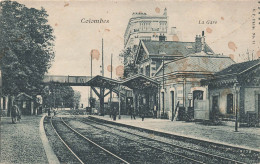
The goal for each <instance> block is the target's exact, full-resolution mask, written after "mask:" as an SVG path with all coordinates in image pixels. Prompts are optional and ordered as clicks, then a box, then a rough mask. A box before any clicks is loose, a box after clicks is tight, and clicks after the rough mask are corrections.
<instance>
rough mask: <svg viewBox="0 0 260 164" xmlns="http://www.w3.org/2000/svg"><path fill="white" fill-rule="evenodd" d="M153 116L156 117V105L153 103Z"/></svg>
mask: <svg viewBox="0 0 260 164" xmlns="http://www.w3.org/2000/svg"><path fill="white" fill-rule="evenodd" d="M153 118H157V107H156V105H154V107H153Z"/></svg>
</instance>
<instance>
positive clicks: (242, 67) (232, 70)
mask: <svg viewBox="0 0 260 164" xmlns="http://www.w3.org/2000/svg"><path fill="white" fill-rule="evenodd" d="M259 64H260V59H257V60H252V61H247V62H243V63H236V64H233V65H231V66H229V67H227V68H225V69H223V70H222V71H220V72H217V73H215V76H225V75H234V74H240V73H242V72H244V71H246V70H248V69H250V68H252V67H254V66H256V65H259Z"/></svg>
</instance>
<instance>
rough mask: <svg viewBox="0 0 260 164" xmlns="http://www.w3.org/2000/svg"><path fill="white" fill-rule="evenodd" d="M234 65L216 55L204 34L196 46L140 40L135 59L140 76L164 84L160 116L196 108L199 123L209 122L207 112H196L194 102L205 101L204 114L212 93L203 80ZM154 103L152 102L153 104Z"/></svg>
mask: <svg viewBox="0 0 260 164" xmlns="http://www.w3.org/2000/svg"><path fill="white" fill-rule="evenodd" d="M234 63H235V62H234V61H233V60H232V59H231V58H230V57H227V56H224V55H218V54H215V53H214V51H213V50H212V49H211V48H210V47H209V46H208V44H207V43H206V41H205V36H204V32H202V35H201V36H200V35H197V36H196V37H195V41H194V42H181V41H166V39H165V37H163V36H160V39H159V41H152V40H150V41H148V40H140V42H139V46H138V49H137V53H136V55H135V64H136V66H137V68H138V73H139V74H142V75H145V76H147V77H149V78H151V79H153V80H155V81H157V82H159V84H160V89H159V91H158V92H157V97H158V99H157V101H158V103H157V104H158V106H157V108H158V109H159V110H160V112H159V115H163V117H166V118H172V117H173V116H174V115H175V113H176V110H177V108H176V107H177V105H178V107H183V108H184V109H185V110H186V112H188V107H190V108H192V109H193V111H192V112H193V114H192V115H193V117H195V118H197V119H209V116H206V115H205V112H206V111H200V110H201V109H197V110H196V111H194V104H195V102H194V100H202V101H204V102H200V104H203V106H204V108H203V109H202V110H206V108H207V106H208V104H207V102H206V100H207V96H208V89H207V87H203V86H201V84H200V80H202V79H204V78H207V77H209V76H212V75H213V74H214V73H215V72H218V71H220V70H222V69H224V68H226V67H228V66H230V65H232V64H234ZM189 97H190V98H189ZM154 100H155V98H154ZM154 100H153V98H150V100H149V102H152V101H154ZM149 108H150V109H151V110H152V109H153V108H152V107H149ZM207 109H208V108H207Z"/></svg>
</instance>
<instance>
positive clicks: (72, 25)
mask: <svg viewBox="0 0 260 164" xmlns="http://www.w3.org/2000/svg"><path fill="white" fill-rule="evenodd" d="M18 2H19V3H22V4H24V5H26V6H27V7H33V8H37V9H40V8H41V7H43V8H45V10H46V11H47V13H48V14H49V17H48V21H49V22H48V23H49V24H50V25H51V26H52V27H53V29H54V36H55V37H56V39H55V60H54V62H53V63H52V67H51V68H50V70H49V72H48V74H51V75H71V76H72V75H75V76H78V75H81V76H89V75H90V52H91V50H98V51H99V52H100V54H101V42H102V38H103V39H104V51H103V52H104V70H105V76H107V77H110V72H108V70H107V66H108V65H110V57H111V54H113V66H114V69H113V71H114V72H115V68H116V67H118V66H120V65H122V64H121V63H120V61H119V53H120V52H121V51H122V50H123V44H124V32H125V29H126V26H127V23H128V21H129V19H130V18H131V16H132V13H133V12H145V13H147V14H148V15H162V14H163V10H164V8H165V7H166V8H167V13H168V24H169V25H168V27H169V28H170V27H173V26H174V27H176V28H177V30H178V31H180V32H181V35H182V36H181V39H182V41H190V42H193V41H194V40H195V36H196V35H199V34H200V35H201V31H203V30H204V31H205V35H206V42H207V44H208V45H209V46H210V47H211V48H212V49H213V51H214V52H215V53H220V54H222V53H223V54H224V55H227V56H230V57H232V58H233V59H234V60H235V61H236V62H241V61H243V60H245V58H248V55H244V56H243V55H242V54H246V52H247V50H249V52H250V54H251V53H253V54H254V57H255V58H256V57H257V56H258V57H259V56H260V48H259V47H260V39H259V38H260V36H259V35H260V29H259V24H258V22H257V21H256V26H255V29H254V30H253V29H252V26H253V23H252V19H253V18H255V19H258V18H259V17H260V16H259V15H257V13H258V12H259V10H257V7H258V6H260V4H258V3H257V1H256V0H244V1H234V0H230V1H190V0H185V1H181V0H179V1H164V0H160V1H147V0H139V1H133V0H124V1H104V0H103V1H102V0H100V1H93V0H92V1H75V0H71V1H60V0H56V1H40V0H38V1H37V0H36V1H28V0H20V1H18ZM254 8H255V9H256V11H253V9H254ZM158 9H159V10H158ZM253 13H256V16H253V15H252V14H253ZM83 18H84V19H86V20H89V19H92V20H95V19H103V20H108V21H109V23H81V20H82V19H83ZM203 21H204V24H201V23H202V22H203ZM207 21H212V22H216V24H207V23H206V22H207ZM253 33H256V36H255V39H252V36H253ZM253 40H255V44H252V42H253ZM250 56H251V55H250ZM100 65H101V56H100V57H99V58H98V60H97V58H95V59H94V60H93V75H98V74H100ZM113 78H117V76H116V74H115V73H113ZM74 89H75V90H78V91H80V92H81V95H82V101H84V102H83V103H84V105H85V101H87V95H88V94H87V93H88V88H85V87H74Z"/></svg>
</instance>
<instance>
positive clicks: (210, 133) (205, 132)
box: [93, 116, 260, 150]
mask: <svg viewBox="0 0 260 164" xmlns="http://www.w3.org/2000/svg"><path fill="white" fill-rule="evenodd" d="M93 117H97V118H100V119H105V120H109V121H111V119H110V118H109V116H104V117H103V116H93ZM116 122H118V123H123V124H128V125H132V126H137V127H142V128H147V129H153V130H157V131H162V132H167V133H173V134H177V135H183V136H187V137H192V138H198V139H202V140H208V141H213V142H218V143H224V144H232V145H236V146H238V147H245V148H252V149H258V150H260V149H259V147H260V128H254V127H250V128H247V127H244V128H239V129H238V130H239V132H234V129H235V128H234V127H232V126H206V125H201V124H197V123H193V122H182V121H175V122H171V121H170V120H161V119H151V118H148V119H147V118H145V120H144V121H141V118H138V117H137V119H136V120H131V119H130V118H129V116H122V119H121V120H116Z"/></svg>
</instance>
